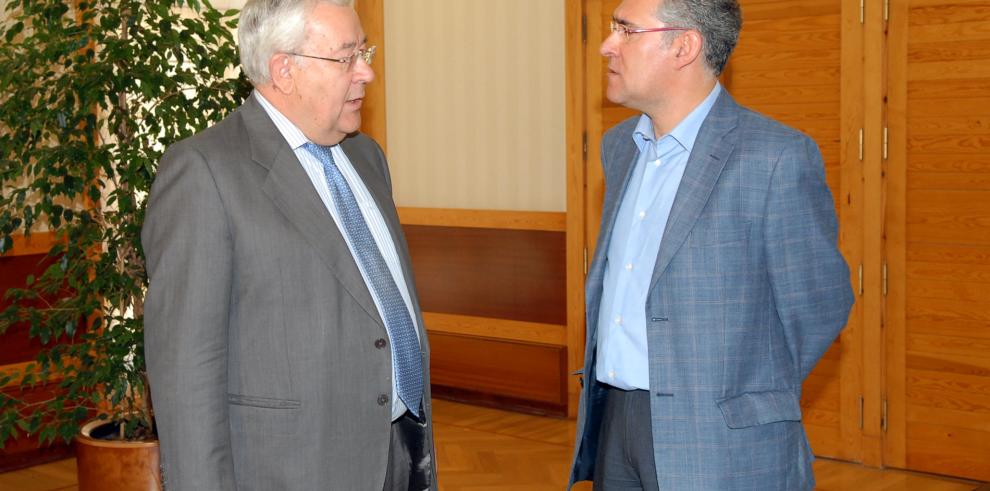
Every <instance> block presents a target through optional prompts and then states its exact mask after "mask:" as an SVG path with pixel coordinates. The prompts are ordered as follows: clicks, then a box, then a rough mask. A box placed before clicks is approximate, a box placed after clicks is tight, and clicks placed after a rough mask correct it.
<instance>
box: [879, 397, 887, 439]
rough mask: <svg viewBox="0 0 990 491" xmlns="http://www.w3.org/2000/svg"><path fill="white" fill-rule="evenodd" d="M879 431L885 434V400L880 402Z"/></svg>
mask: <svg viewBox="0 0 990 491" xmlns="http://www.w3.org/2000/svg"><path fill="white" fill-rule="evenodd" d="M880 431H883V432H884V433H886V432H887V399H884V400H882V401H880Z"/></svg>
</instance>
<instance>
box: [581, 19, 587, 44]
mask: <svg viewBox="0 0 990 491" xmlns="http://www.w3.org/2000/svg"><path fill="white" fill-rule="evenodd" d="M581 42H582V43H587V42H588V16H587V15H582V16H581Z"/></svg>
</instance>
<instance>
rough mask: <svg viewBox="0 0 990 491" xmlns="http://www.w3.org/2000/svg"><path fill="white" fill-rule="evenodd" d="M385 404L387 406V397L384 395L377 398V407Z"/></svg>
mask: <svg viewBox="0 0 990 491" xmlns="http://www.w3.org/2000/svg"><path fill="white" fill-rule="evenodd" d="M386 404H388V396H387V395H385V394H382V395H380V396H378V405H379V406H384V405H386Z"/></svg>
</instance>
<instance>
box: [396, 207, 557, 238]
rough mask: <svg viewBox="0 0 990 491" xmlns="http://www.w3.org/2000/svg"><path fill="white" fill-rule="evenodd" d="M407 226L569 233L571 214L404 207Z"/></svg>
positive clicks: (401, 213)
mask: <svg viewBox="0 0 990 491" xmlns="http://www.w3.org/2000/svg"><path fill="white" fill-rule="evenodd" d="M398 212H399V221H401V222H402V224H403V225H430V226H435V227H464V228H494V229H505V230H543V231H547V232H563V231H564V230H566V220H567V214H566V213H561V212H552V211H510V210H465V209H460V208H416V207H408V206H400V207H399V208H398Z"/></svg>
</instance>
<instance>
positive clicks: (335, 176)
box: [304, 143, 423, 417]
mask: <svg viewBox="0 0 990 491" xmlns="http://www.w3.org/2000/svg"><path fill="white" fill-rule="evenodd" d="M304 148H305V149H306V151H308V152H309V153H311V154H312V155H313V156H314V157H316V159H317V160H319V161H320V163H321V164H323V173H324V175H326V177H327V184H328V185H329V186H330V195H331V196H332V197H333V203H334V205H335V206H336V207H337V213H338V215H339V218H340V220H341V222H343V223H342V225H343V226H344V230H345V232H346V233H347V237H348V238H350V240H351V246H352V247H353V248H354V252H355V253H356V254H357V259H358V262H360V263H361V267H362V269H364V273H365V275H366V276H367V277H368V281H370V282H371V287H372V288H374V290H375V296H376V297H378V302H379V303H380V304H381V309H382V315H383V316H384V317H385V327H386V328H387V329H388V332H389V337H391V339H392V354H393V355H394V357H395V381H396V388H397V392H398V393H399V398H400V399H402V402H403V403H405V405H406V407H407V408H409V410H410V411H412V413H413V414H414V415H416V416H417V417H419V406H420V403H421V402H422V400H423V358H422V354H421V353H420V350H419V338H418V337H417V336H416V328H415V326H414V325H413V322H412V318H411V317H410V316H409V309H408V308H406V302H405V301H404V300H403V299H402V295H401V294H400V293H399V288H398V287H396V286H395V279H394V278H393V277H392V273H391V272H390V271H389V269H388V265H387V264H385V258H383V257H382V253H381V251H379V250H378V244H377V243H376V242H375V239H374V237H372V235H371V231H370V230H368V224H367V223H365V221H364V216H363V215H361V208H359V207H358V203H357V200H356V199H354V193H353V192H351V187H350V186H348V185H347V180H346V179H344V175H343V174H341V173H340V169H338V168H337V164H336V163H335V162H334V161H333V154H332V153H331V151H330V148H331V147H326V146H323V145H316V144H314V143H306V144H305V145H304Z"/></svg>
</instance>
